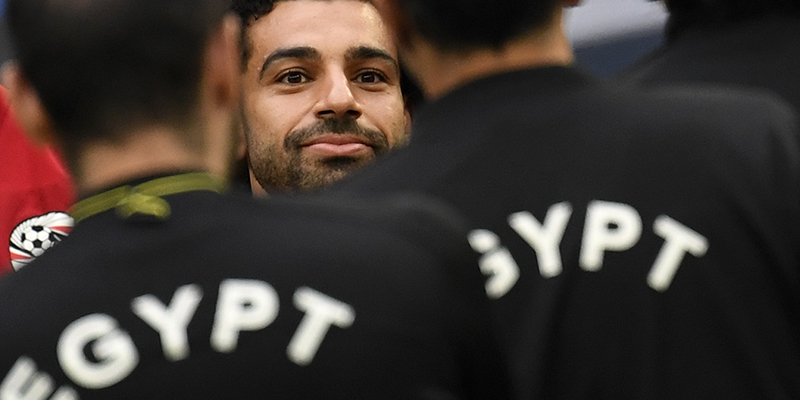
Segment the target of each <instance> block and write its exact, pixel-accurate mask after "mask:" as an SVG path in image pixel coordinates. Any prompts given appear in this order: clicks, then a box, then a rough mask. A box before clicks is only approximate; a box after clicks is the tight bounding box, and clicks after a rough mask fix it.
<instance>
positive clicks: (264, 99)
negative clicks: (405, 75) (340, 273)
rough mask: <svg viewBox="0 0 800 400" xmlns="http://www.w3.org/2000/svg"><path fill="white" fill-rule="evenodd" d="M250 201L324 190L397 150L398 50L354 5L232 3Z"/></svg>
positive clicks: (371, 13)
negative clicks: (239, 27)
mask: <svg viewBox="0 0 800 400" xmlns="http://www.w3.org/2000/svg"><path fill="white" fill-rule="evenodd" d="M233 10H234V11H235V12H236V13H237V14H238V15H239V16H240V18H241V20H242V24H243V27H244V29H243V33H244V34H243V35H242V44H243V46H242V49H243V52H242V90H243V95H242V116H243V118H242V122H243V124H242V125H243V127H244V132H245V135H246V138H247V149H248V160H249V165H250V176H251V187H252V190H253V192H254V193H256V194H264V193H265V192H275V191H286V190H297V189H300V190H310V189H318V188H321V187H324V186H327V185H329V184H330V183H332V182H335V181H337V180H339V179H341V178H343V177H344V176H345V175H347V174H348V173H350V172H352V171H354V170H356V169H358V168H361V167H363V166H364V165H366V164H368V163H370V162H372V161H373V160H374V159H375V158H376V157H378V156H380V155H382V154H385V153H386V152H388V151H389V150H391V149H392V148H394V147H396V146H402V145H403V144H404V143H405V142H406V139H407V135H408V131H409V129H410V114H409V110H408V109H407V108H406V102H405V101H404V97H403V93H402V90H401V74H400V65H399V63H398V61H397V59H398V57H397V50H396V48H395V45H394V43H393V42H392V40H391V37H390V35H389V32H388V30H387V28H386V25H385V24H384V23H383V21H382V20H381V18H380V15H378V12H377V11H376V10H375V8H374V7H373V6H372V4H370V2H368V1H363V0H332V1H331V0H299V1H297V0H295V1H289V0H266V1H265V0H235V1H234V2H233Z"/></svg>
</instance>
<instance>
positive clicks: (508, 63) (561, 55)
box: [404, 13, 573, 100]
mask: <svg viewBox="0 0 800 400" xmlns="http://www.w3.org/2000/svg"><path fill="white" fill-rule="evenodd" d="M409 48H410V49H409V50H408V51H407V52H406V53H404V57H406V58H407V59H409V60H412V61H411V64H414V65H415V66H416V68H414V71H413V72H414V74H415V75H416V77H417V79H419V81H420V84H421V86H422V87H423V90H424V92H425V95H426V96H427V97H428V98H429V99H432V100H435V99H437V98H439V97H441V96H443V95H445V94H447V93H449V92H450V91H452V90H453V89H455V88H457V87H459V86H463V85H464V84H466V83H469V82H471V81H474V80H476V79H479V78H482V77H485V76H489V75H494V74H498V73H502V72H508V71H514V70H519V69H525V68H536V67H545V66H556V65H565V66H566V65H570V64H571V63H572V61H573V53H572V48H571V46H570V44H569V40H568V39H567V37H566V34H565V33H564V29H563V26H562V15H561V13H559V15H558V16H557V17H556V18H554V20H553V23H552V24H550V26H548V27H546V28H545V29H542V30H539V31H536V32H533V33H530V34H528V35H524V36H522V37H520V38H518V39H515V40H513V41H511V42H509V43H507V44H506V45H505V46H504V47H503V48H502V49H499V50H496V49H488V48H486V49H474V50H468V51H462V52H443V51H441V50H438V49H437V48H435V47H434V46H433V45H431V44H430V43H429V42H427V41H425V40H424V39H421V38H419V37H417V38H415V39H412V45H411V46H409Z"/></svg>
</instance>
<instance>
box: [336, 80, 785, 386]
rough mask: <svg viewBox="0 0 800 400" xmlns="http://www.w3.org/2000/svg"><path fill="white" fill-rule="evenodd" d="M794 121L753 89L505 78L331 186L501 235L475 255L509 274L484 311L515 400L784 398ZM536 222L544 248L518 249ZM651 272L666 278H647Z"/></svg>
mask: <svg viewBox="0 0 800 400" xmlns="http://www.w3.org/2000/svg"><path fill="white" fill-rule="evenodd" d="M790 114H791V112H790V111H789V110H788V108H786V107H784V106H782V103H779V102H775V101H773V100H772V99H771V98H765V97H763V96H759V95H755V94H752V95H751V94H747V95H744V94H740V93H738V92H732V91H724V90H718V91H699V90H689V89H677V88H676V89H668V90H667V89H665V90H658V91H656V90H653V91H650V92H634V91H627V90H624V89H612V88H608V87H605V86H602V85H600V84H598V83H595V82H593V81H592V80H591V79H589V78H587V77H585V76H583V75H581V74H580V73H578V72H576V71H574V70H572V69H569V68H563V67H552V68H541V69H533V70H524V71H516V72H511V73H504V74H500V75H495V76H491V77H488V78H484V79H481V80H479V81H475V82H472V83H470V84H468V85H466V86H464V87H461V88H459V89H457V90H455V91H453V92H451V93H450V94H448V95H446V96H445V97H443V98H442V99H440V100H438V101H435V102H433V103H430V104H429V105H428V106H427V108H426V109H425V110H423V111H422V112H421V113H420V114H419V116H418V118H417V119H416V120H415V126H414V130H413V132H412V137H413V139H412V141H411V142H410V144H409V147H407V148H406V149H403V150H400V151H398V152H395V153H393V154H391V155H388V156H387V157H386V158H385V159H384V161H379V162H378V163H377V164H375V165H373V166H371V167H369V168H368V169H366V170H364V171H363V172H361V173H358V174H356V175H354V176H352V177H350V178H348V179H346V180H345V181H343V182H342V183H341V184H340V185H336V186H335V187H333V188H332V189H331V190H332V191H334V192H337V193H370V192H395V191H410V192H421V193H426V194H429V195H434V196H438V197H440V198H442V199H444V200H446V201H448V202H450V203H451V204H453V205H455V206H456V207H457V208H458V209H459V210H460V211H461V212H462V213H464V214H465V215H466V216H467V217H468V218H469V219H470V221H471V223H472V226H473V228H474V229H476V230H479V229H483V230H489V231H491V232H492V233H494V234H496V235H497V236H498V237H499V238H500V239H501V242H502V244H501V245H497V243H491V242H492V241H491V235H488V236H487V233H486V232H482V233H481V232H476V233H477V234H479V235H482V236H483V237H484V238H483V239H481V240H478V239H479V236H476V237H473V239H475V240H474V242H473V245H474V246H475V247H476V249H478V250H479V251H481V252H485V254H484V256H483V259H482V262H483V267H485V268H486V269H487V271H499V275H503V276H505V277H511V278H509V280H508V281H507V282H513V274H507V273H505V272H503V271H504V270H508V269H509V265H511V266H512V267H513V265H516V266H517V267H518V269H519V278H518V280H517V281H516V283H515V284H514V285H513V286H511V288H510V291H508V292H507V293H506V294H505V295H503V296H502V297H500V298H498V299H496V300H494V301H493V307H494V313H495V316H496V322H497V326H498V328H499V331H500V332H501V336H502V337H503V341H504V344H505V346H506V350H507V352H508V354H509V359H510V360H511V365H512V368H513V370H514V378H515V390H516V393H517V395H518V397H519V398H521V399H575V398H586V399H600V398H608V399H633V398H636V399H702V398H726V399H753V398H772V399H778V398H782V399H789V398H798V397H800V320H798V316H800V308H799V307H798V306H800V277H799V276H798V273H799V272H800V271H798V267H799V266H800V254H799V253H800V245H798V244H800V159H799V158H798V154H800V153H799V152H800V150H799V149H798V143H797V137H796V136H795V128H796V127H795V126H794V125H793V124H792V121H793V119H792V118H791V115H790ZM520 213H522V214H520ZM526 213H529V214H526ZM637 219H638V220H639V221H640V223H641V225H640V227H641V231H640V232H637V230H636V220H637ZM532 221H535V222H536V223H539V224H544V225H545V226H546V227H547V232H549V233H547V234H545V235H542V236H547V237H550V238H551V239H552V243H554V244H555V245H553V246H539V247H538V248H537V249H534V247H533V246H532V245H529V244H528V243H527V242H526V240H524V239H523V235H522V234H520V233H518V232H526V233H525V235H526V237H529V240H530V241H534V242H536V240H537V239H536V238H535V234H531V233H530V232H531V231H535V229H532V228H530V226H535V225H536V223H534V222H532ZM512 224H513V225H514V226H517V227H516V228H512ZM526 226H527V227H526ZM559 226H560V227H563V237H562V236H560V234H559V229H556V228H557V227H559ZM592 232H594V233H592ZM625 232H632V233H631V234H630V237H627V238H626V237H624V236H623V237H617V236H615V235H618V234H621V233H625ZM676 232H679V233H676ZM487 237H488V238H489V239H486V238H487ZM536 243H544V242H543V241H538V242H536ZM688 248H691V249H692V250H691V251H687V250H686V249H688ZM546 249H550V251H549V252H548V251H545V250H546ZM487 250H488V251H487ZM540 250H541V251H540ZM675 250H678V251H677V252H676V251H675ZM660 254H661V256H660ZM509 256H510V257H511V258H513V263H512V262H510V259H509ZM667 256H669V257H667ZM659 258H661V261H662V262H657V260H658V259H659ZM656 264H658V265H662V267H660V268H659V271H664V270H665V269H664V268H663V265H666V266H670V267H672V268H666V270H667V271H672V272H676V273H675V275H674V278H672V279H671V280H670V279H668V278H667V279H663V280H655V281H654V282H655V283H653V284H651V283H649V281H648V275H649V274H650V272H651V270H652V269H653V266H654V265H656ZM675 266H677V269H676V268H674V267H675ZM665 282H666V283H668V284H669V285H665V284H664V283H665ZM501 283H502V282H501ZM501 286H502V285H501ZM508 286H510V285H509V284H506V288H507V287H508ZM498 295H502V290H501V291H499V292H498Z"/></svg>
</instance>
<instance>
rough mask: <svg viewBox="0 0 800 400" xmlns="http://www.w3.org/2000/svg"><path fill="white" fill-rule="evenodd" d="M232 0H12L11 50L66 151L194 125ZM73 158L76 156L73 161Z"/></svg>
mask: <svg viewBox="0 0 800 400" xmlns="http://www.w3.org/2000/svg"><path fill="white" fill-rule="evenodd" d="M227 6H228V3H227V2H226V1H225V0H80V1H75V0H8V4H7V18H8V24H9V27H10V32H11V38H12V44H13V46H14V48H15V51H16V55H17V59H18V62H19V64H20V66H21V69H22V71H23V74H24V75H25V76H26V78H27V79H28V80H29V81H30V82H31V84H32V85H33V87H34V88H35V89H36V90H37V92H38V94H39V97H40V98H41V100H42V103H43V105H44V107H45V109H46V111H47V112H48V114H49V116H50V118H51V119H52V121H53V124H54V125H55V128H56V129H57V130H58V131H59V133H60V135H61V140H62V142H63V143H62V145H63V146H64V150H65V151H67V152H69V151H74V148H75V147H77V146H78V145H80V144H82V143H85V142H88V141H94V140H110V141H114V140H118V139H120V138H122V137H124V135H125V134H127V133H128V132H131V131H133V130H135V129H137V128H142V127H146V126H152V125H156V124H182V125H183V124H187V123H189V118H191V116H190V115H192V114H194V113H195V111H196V107H197V100H198V99H197V94H198V92H199V87H200V74H201V68H202V59H203V56H204V48H205V46H206V44H207V42H208V38H209V36H210V34H211V32H212V31H213V30H214V29H216V28H217V27H219V26H220V24H221V22H222V19H223V17H224V15H225V14H226V13H227V11H228V10H227ZM68 156H70V154H68Z"/></svg>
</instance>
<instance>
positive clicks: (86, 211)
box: [70, 172, 226, 223]
mask: <svg viewBox="0 0 800 400" xmlns="http://www.w3.org/2000/svg"><path fill="white" fill-rule="evenodd" d="M225 188H226V184H225V182H224V181H223V180H221V179H218V178H216V177H214V176H211V175H209V174H206V173H201V172H196V173H190V174H182V175H173V176H167V177H164V178H157V179H153V180H151V181H147V182H145V183H142V184H139V185H136V186H130V185H128V186H120V187H118V188H115V189H111V190H109V191H107V192H103V193H100V194H98V195H95V196H92V197H89V198H87V199H84V200H81V201H79V202H78V203H76V204H75V205H74V206H73V207H72V209H71V210H70V214H71V215H72V218H74V219H75V223H78V222H80V221H82V220H84V219H86V218H89V217H91V216H92V215H95V214H99V213H101V212H103V211H107V210H110V209H112V208H116V209H117V213H118V214H120V216H122V217H124V218H127V217H130V216H131V215H133V214H145V215H151V216H154V217H157V218H159V219H167V218H169V215H170V213H171V210H170V207H169V203H167V202H166V201H165V200H164V199H162V198H161V196H168V195H171V194H177V193H183V192H191V191H196V190H207V191H212V192H217V193H220V192H223V191H224V190H225Z"/></svg>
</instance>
